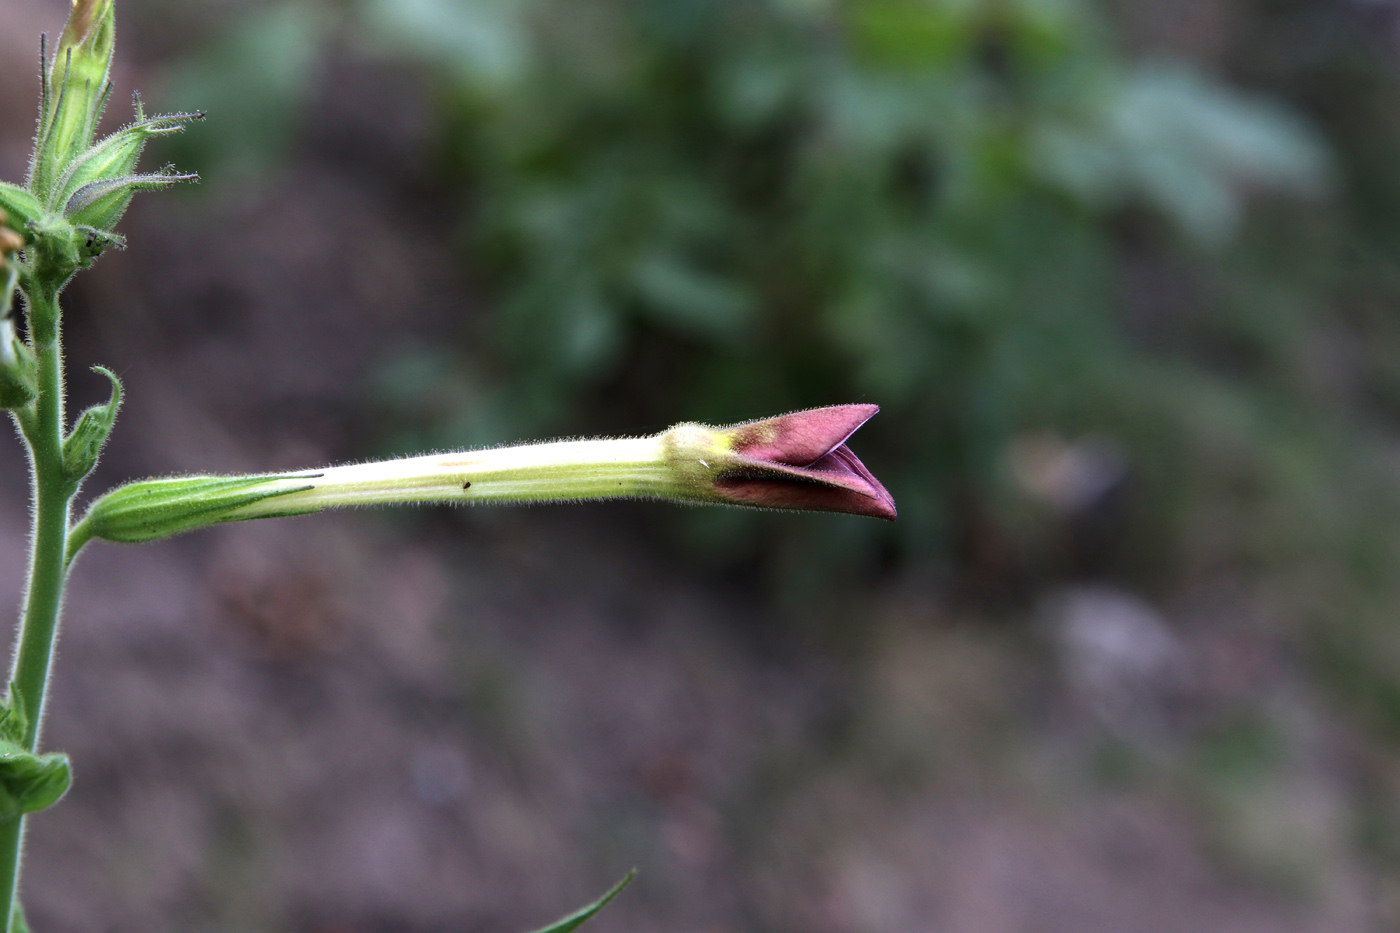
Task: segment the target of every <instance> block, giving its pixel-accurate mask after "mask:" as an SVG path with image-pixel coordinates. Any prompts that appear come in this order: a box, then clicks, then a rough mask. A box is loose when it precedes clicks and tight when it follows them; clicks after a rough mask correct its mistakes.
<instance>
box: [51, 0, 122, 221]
mask: <svg viewBox="0 0 1400 933" xmlns="http://www.w3.org/2000/svg"><path fill="white" fill-rule="evenodd" d="M115 37H116V4H115V0H74V2H73V8H72V10H71V11H70V12H69V14H68V22H67V24H66V25H65V26H64V27H63V34H62V35H61V36H60V37H59V40H58V48H57V49H55V50H54V55H53V59H52V61H51V62H50V63H49V65H48V68H47V69H46V71H45V72H44V73H43V75H42V76H41V77H42V82H43V86H42V90H41V93H42V99H41V103H40V111H39V135H38V138H37V140H36V141H35V148H34V157H33V161H32V162H31V163H30V175H29V181H30V185H29V187H30V190H31V191H33V192H34V193H35V194H37V195H38V196H39V197H40V198H41V199H43V200H48V199H49V196H50V194H51V191H52V189H53V186H54V182H55V180H56V179H57V178H58V177H59V175H61V174H62V173H63V171H64V169H65V168H66V167H67V166H68V165H69V163H71V162H72V161H73V160H74V159H76V158H77V157H78V156H79V155H81V154H82V153H83V152H85V151H86V150H87V149H88V147H89V146H91V145H92V139H93V135H94V133H95V132H96V131H97V121H98V120H99V119H100V118H101V116H102V110H103V108H104V107H105V106H106V103H107V95H108V94H109V93H110V92H111V85H110V84H109V83H108V81H107V74H108V72H109V71H110V70H111V66H112V48H113V44H114V41H115Z"/></svg>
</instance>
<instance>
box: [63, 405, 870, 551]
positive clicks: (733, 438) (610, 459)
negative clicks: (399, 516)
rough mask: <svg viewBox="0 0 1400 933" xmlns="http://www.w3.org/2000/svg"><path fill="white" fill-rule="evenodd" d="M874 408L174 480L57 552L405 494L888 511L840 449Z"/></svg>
mask: <svg viewBox="0 0 1400 933" xmlns="http://www.w3.org/2000/svg"><path fill="white" fill-rule="evenodd" d="M874 412H875V406H873V405H843V406H835V407H833V408H819V409H814V410H812V411H807V412H796V413H794V414H790V415H782V416H779V417H777V418H769V419H766V420H763V421H754V422H748V423H745V424H740V425H733V426H730V427H723V428H712V427H708V426H706V425H702V424H679V425H676V426H675V427H673V428H671V429H670V430H669V431H665V432H662V433H661V434H656V435H653V436H651V437H636V438H617V439H603V440H578V441H554V442H551V443H544V444H526V445H522V446H518V447H497V448H493V449H488V450H469V451H455V452H450V453H440V454H429V455H426V456H421V457H408V458H405V459H401V460H383V461H377V462H373V463H357V464H350V465H346V466H333V467H327V468H326V469H324V470H317V471H304V472H299V473H274V474H263V475H258V476H186V477H174V478H171V479H154V480H143V481H140V482H136V483H130V484H128V485H126V486H121V487H118V488H117V489H114V490H112V491H111V492H109V493H107V494H106V495H104V496H102V497H101V498H99V499H98V500H97V501H96V502H94V503H93V504H92V506H91V507H90V508H89V509H88V512H87V514H86V515H85V516H84V517H83V520H82V521H81V522H79V523H78V525H77V526H76V527H75V528H74V529H73V531H72V534H71V536H70V548H69V557H70V559H71V557H72V555H73V554H76V553H77V551H78V549H79V548H81V547H82V546H83V545H84V544H85V543H87V542H88V541H89V540H91V539H93V538H102V539H105V540H108V541H120V542H136V541H152V540H156V539H159V538H168V537H171V536H172V535H177V534H180V533H182V532H186V531H193V530H194V529H196V528H203V527H205V526H208V525H214V524H218V523H220V522H231V521H242V520H244V519H250V518H272V517H276V516H285V515H300V514H304V513H307V512H318V511H320V510H322V509H327V508H341V507H346V506H365V505H394V504H407V503H416V502H438V503H449V504H451V503H501V502H550V501H554V502H557V501H567V500H577V499H624V498H626V499H670V500H673V501H680V502H692V503H715V504H726V505H742V506H751V507H757V508H784V509H806V510H813V511H828V512H849V513H854V514H858V515H870V516H874V517H877V518H886V519H893V518H894V500H893V499H891V498H890V495H889V493H888V492H886V491H885V489H884V487H883V486H881V485H880V484H879V482H878V481H877V480H876V479H875V478H874V477H873V476H871V475H870V473H869V471H867V470H866V469H865V467H864V466H863V465H862V464H861V463H860V461H859V460H858V459H856V457H855V455H854V454H852V453H851V452H850V450H849V449H848V448H847V447H846V444H845V441H846V439H847V438H848V437H849V436H850V434H851V432H853V431H854V430H855V429H856V428H858V427H859V426H860V425H861V424H863V423H864V422H865V420H866V419H868V418H869V417H870V416H871V415H873V414H874Z"/></svg>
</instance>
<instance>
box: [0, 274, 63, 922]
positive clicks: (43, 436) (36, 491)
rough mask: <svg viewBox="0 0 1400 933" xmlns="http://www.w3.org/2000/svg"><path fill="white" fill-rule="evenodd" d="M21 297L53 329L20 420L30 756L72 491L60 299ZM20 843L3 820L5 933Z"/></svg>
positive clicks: (17, 671)
mask: <svg viewBox="0 0 1400 933" xmlns="http://www.w3.org/2000/svg"><path fill="white" fill-rule="evenodd" d="M26 297H27V298H28V299H29V300H30V301H32V302H34V306H32V307H31V308H30V315H29V319H30V321H31V322H35V321H41V320H43V321H52V322H53V326H52V328H47V327H46V328H43V331H44V332H40V329H39V328H37V327H36V328H35V332H34V333H32V334H31V335H30V336H31V339H32V341H33V343H34V351H35V357H36V362H37V364H38V371H37V377H38V386H37V387H38V397H37V398H36V399H35V401H34V408H33V412H32V414H29V413H27V414H26V415H25V416H21V417H20V418H19V422H20V427H21V429H22V431H23V433H24V438H25V440H26V441H27V442H28V447H29V468H30V479H31V488H32V495H33V497H34V505H33V509H34V514H33V529H32V533H31V537H30V553H29V573H28V579H27V588H26V591H25V604H24V615H23V618H22V619H21V621H20V630H19V639H18V642H19V643H18V647H17V648H16V650H15V657H14V665H13V668H12V669H11V675H10V682H11V695H10V701H11V703H12V704H13V703H14V702H15V701H16V694H18V696H19V697H22V698H23V702H24V708H25V709H24V711H25V715H26V717H27V723H26V725H25V732H24V740H23V745H24V747H25V749H26V750H28V751H33V750H34V748H35V746H36V744H37V743H38V738H39V725H40V720H41V717H42V716H43V711H44V693H45V689H46V687H47V686H48V679H49V662H50V660H51V658H52V656H53V642H54V636H55V634H56V633H57V630H58V617H59V611H60V609H61V608H62V605H63V584H64V579H65V576H66V573H65V570H66V568H65V564H64V551H65V549H66V547H67V543H68V511H69V503H70V502H71V501H72V498H73V493H74V492H75V491H76V490H75V484H74V483H73V481H72V480H71V479H70V478H69V477H68V476H66V475H65V474H64V470H63V356H62V351H61V348H60V345H59V335H58V327H57V321H58V307H57V305H58V296H57V294H56V293H48V294H44V293H43V292H41V291H40V290H39V289H35V290H34V291H31V292H30V293H29V294H28V295H27V296H26ZM23 837H24V817H22V816H21V817H17V818H15V819H12V820H4V821H0V918H2V919H3V920H4V922H5V929H6V930H8V929H9V920H10V918H11V916H12V911H13V904H14V902H15V891H16V889H17V887H18V882H19V864H20V853H21V848H22V843H23Z"/></svg>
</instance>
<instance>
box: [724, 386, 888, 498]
mask: <svg viewBox="0 0 1400 933" xmlns="http://www.w3.org/2000/svg"><path fill="white" fill-rule="evenodd" d="M879 410H880V408H879V406H878V405H833V406H831V407H829V408H813V409H811V410H809V411H798V412H793V413H792V414H790V415H779V416H778V417H776V418H765V419H764V420H762V421H751V422H749V423H748V424H740V425H735V426H734V427H732V428H729V429H727V431H726V432H725V433H726V434H727V435H728V437H729V443H730V445H731V450H732V451H733V454H734V457H733V459H732V460H730V461H729V463H728V465H727V466H728V468H727V469H726V470H725V471H724V472H723V473H721V474H720V475H719V476H718V477H717V478H716V479H715V491H716V492H717V493H718V494H719V495H720V496H721V497H722V498H724V499H727V500H729V501H730V502H735V503H739V504H743V505H754V506H760V507H767V508H778V509H810V510H815V511H821V512H846V513H849V514H852V515H869V516H871V517H872V518H883V519H886V520H887V521H894V519H895V514H896V513H895V506H894V497H893V496H891V495H890V494H889V492H888V491H887V490H886V489H885V487H884V486H882V485H881V484H880V481H879V480H877V479H876V478H875V477H874V476H872V475H871V473H870V471H869V470H867V469H866V468H865V464H863V463H861V462H860V458H858V457H857V456H856V455H855V454H853V453H852V452H851V449H850V448H849V447H847V446H846V440H847V439H848V438H850V436H851V435H852V434H854V433H855V431H856V429H857V428H859V427H860V426H861V425H863V424H865V422H867V421H869V420H870V419H871V418H872V417H873V416H874V415H875V413H876V412H878V411H879Z"/></svg>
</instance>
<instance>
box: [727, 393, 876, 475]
mask: <svg viewBox="0 0 1400 933" xmlns="http://www.w3.org/2000/svg"><path fill="white" fill-rule="evenodd" d="M879 410H880V406H878V405H832V406H829V407H827V408H812V409H809V410H807V411H797V412H793V413H792V414H790V415H779V416H778V417H776V418H766V419H764V420H763V421H753V422H750V423H748V424H741V425H738V426H737V427H735V428H733V429H731V430H732V435H731V437H732V441H731V443H732V444H733V449H734V452H735V453H736V454H739V455H740V456H743V457H747V458H749V459H752V460H767V461H770V462H772V463H783V464H787V465H788V466H796V467H805V466H809V465H811V464H814V463H816V462H817V461H818V460H820V459H822V458H823V457H825V456H826V455H827V454H829V453H831V452H832V451H834V450H835V449H836V448H837V447H840V446H841V445H842V444H844V443H845V442H846V439H847V438H849V437H850V436H851V435H852V434H854V433H855V431H856V429H857V428H859V427H860V426H861V425H863V424H865V422H867V421H869V420H870V419H871V418H872V417H873V416H874V415H875V413H876V412H877V411H879ZM857 462H858V461H857Z"/></svg>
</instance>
